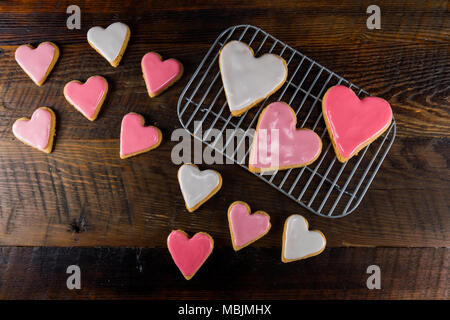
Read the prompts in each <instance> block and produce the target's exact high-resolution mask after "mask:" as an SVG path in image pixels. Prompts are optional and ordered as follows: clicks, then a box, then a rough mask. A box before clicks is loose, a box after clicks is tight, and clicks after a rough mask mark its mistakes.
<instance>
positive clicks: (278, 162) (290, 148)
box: [249, 102, 322, 172]
mask: <svg viewBox="0 0 450 320" xmlns="http://www.w3.org/2000/svg"><path fill="white" fill-rule="evenodd" d="M296 123H297V117H296V115H295V112H294V110H292V108H291V107H290V106H289V105H288V104H286V103H284V102H274V103H271V104H269V105H268V106H267V107H266V108H264V110H263V111H262V112H261V115H260V116H259V119H258V124H257V125H256V132H255V136H254V138H253V143H252V148H251V151H250V158H249V159H250V160H249V170H250V171H251V172H262V171H274V170H285V169H289V168H297V167H303V166H306V165H308V164H311V163H312V162H314V161H315V160H316V159H317V158H318V157H319V155H320V152H321V150H322V141H321V139H320V137H319V136H318V135H317V134H316V133H315V132H314V131H312V130H309V129H296V127H295V126H296Z"/></svg>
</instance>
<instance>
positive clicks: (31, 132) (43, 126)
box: [12, 107, 56, 153]
mask: <svg viewBox="0 0 450 320" xmlns="http://www.w3.org/2000/svg"><path fill="white" fill-rule="evenodd" d="M55 125H56V117H55V114H54V113H53V111H52V110H51V109H50V108H47V107H41V108H38V109H36V110H35V111H34V112H33V115H32V116H31V119H28V118H20V119H17V120H16V122H14V124H13V127H12V131H13V134H14V135H15V136H16V138H17V139H19V140H20V141H22V142H23V143H25V144H28V145H30V146H32V147H33V148H36V149H39V150H41V151H43V152H45V153H50V152H52V148H53V137H54V136H55Z"/></svg>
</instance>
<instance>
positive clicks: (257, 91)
mask: <svg viewBox="0 0 450 320" xmlns="http://www.w3.org/2000/svg"><path fill="white" fill-rule="evenodd" d="M219 66H220V73H221V75H222V82H223V87H224V90H225V95H226V97H227V102H228V107H229V108H230V111H231V114H232V115H233V116H240V115H241V114H243V113H244V112H245V111H247V110H248V109H250V108H251V107H253V106H255V105H256V104H257V103H258V102H260V101H262V100H264V99H265V98H267V97H268V96H270V95H271V94H273V93H274V92H275V91H277V90H278V89H279V88H280V87H281V86H282V85H283V83H284V82H285V81H286V77H287V74H288V69H287V65H286V61H284V59H283V58H281V57H280V56H277V55H275V54H264V55H262V56H261V57H259V58H255V57H254V54H253V50H252V48H250V47H249V46H248V45H246V44H245V43H243V42H239V41H230V42H228V43H227V44H226V45H225V46H224V47H223V48H222V50H220V57H219Z"/></svg>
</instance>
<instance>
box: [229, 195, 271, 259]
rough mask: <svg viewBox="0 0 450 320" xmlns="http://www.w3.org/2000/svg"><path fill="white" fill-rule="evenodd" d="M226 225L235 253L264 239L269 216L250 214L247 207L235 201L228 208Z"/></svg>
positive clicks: (267, 230) (261, 212) (260, 213)
mask: <svg viewBox="0 0 450 320" xmlns="http://www.w3.org/2000/svg"><path fill="white" fill-rule="evenodd" d="M228 223H229V226H230V233H231V242H232V244H233V248H234V250H235V251H238V250H240V249H242V248H244V247H246V246H248V245H250V244H252V243H253V242H255V241H256V240H258V239H260V238H262V237H264V236H265V235H266V234H267V232H269V230H270V227H271V225H270V216H269V215H268V214H267V213H266V212H264V211H257V212H255V213H253V214H251V211H250V207H249V205H248V204H247V203H245V202H242V201H235V202H233V203H232V204H231V205H230V207H229V208H228Z"/></svg>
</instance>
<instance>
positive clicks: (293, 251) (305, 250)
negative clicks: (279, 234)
mask: <svg viewBox="0 0 450 320" xmlns="http://www.w3.org/2000/svg"><path fill="white" fill-rule="evenodd" d="M325 245H326V240H325V238H324V236H323V235H322V234H321V233H320V232H317V231H309V230H308V222H307V221H306V219H305V218H304V217H302V216H300V215H298V214H295V215H292V216H290V217H289V218H287V220H286V229H285V234H284V243H283V249H284V250H283V252H284V258H285V259H286V260H293V259H300V258H303V257H306V256H309V255H311V254H314V253H318V252H319V251H321V250H322V249H323V248H325Z"/></svg>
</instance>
